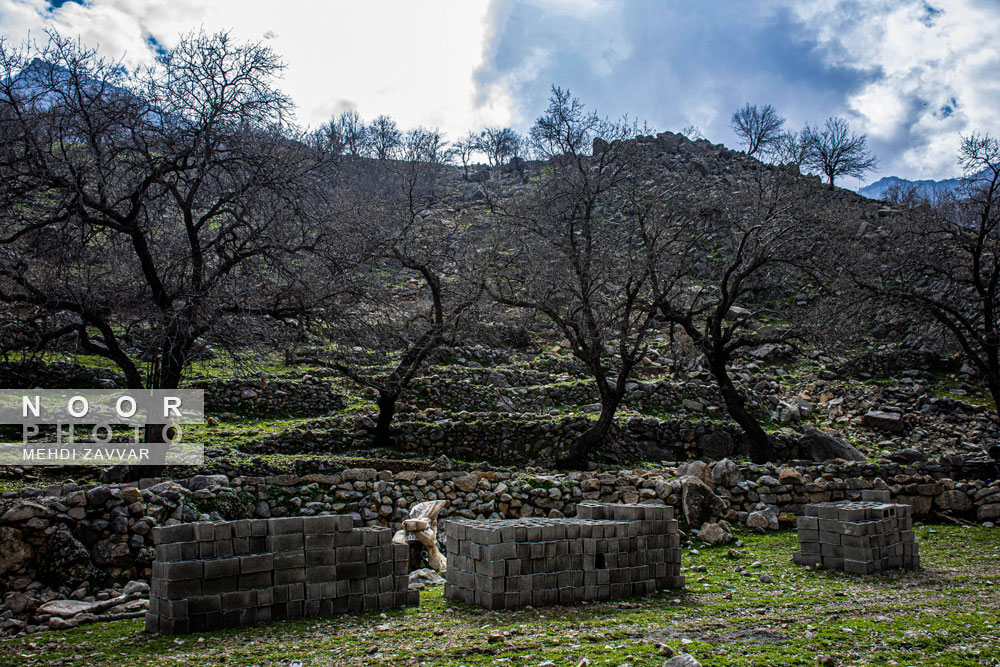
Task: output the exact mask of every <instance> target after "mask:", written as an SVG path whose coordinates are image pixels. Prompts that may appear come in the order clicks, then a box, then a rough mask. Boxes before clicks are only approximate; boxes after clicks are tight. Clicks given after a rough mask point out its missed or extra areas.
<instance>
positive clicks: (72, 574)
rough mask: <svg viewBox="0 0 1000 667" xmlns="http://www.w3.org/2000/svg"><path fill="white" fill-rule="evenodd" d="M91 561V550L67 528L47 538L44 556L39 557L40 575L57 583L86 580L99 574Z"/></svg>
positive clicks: (47, 580) (43, 578)
mask: <svg viewBox="0 0 1000 667" xmlns="http://www.w3.org/2000/svg"><path fill="white" fill-rule="evenodd" d="M99 574H100V573H99V572H97V570H96V568H94V566H93V564H92V563H91V562H90V552H89V551H88V550H87V547H85V546H84V545H83V544H81V543H80V541H79V540H77V539H76V537H74V536H73V534H72V533H71V532H69V530H67V529H66V528H60V529H59V530H57V531H55V532H54V533H52V534H51V535H49V537H48V539H47V540H45V554H44V558H41V559H39V564H38V577H39V579H42V580H43V581H46V582H49V583H51V584H55V585H63V584H65V583H69V582H80V581H85V580H87V579H89V578H91V577H94V576H98V575H99Z"/></svg>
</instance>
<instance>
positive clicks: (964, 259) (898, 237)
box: [848, 134, 1000, 406]
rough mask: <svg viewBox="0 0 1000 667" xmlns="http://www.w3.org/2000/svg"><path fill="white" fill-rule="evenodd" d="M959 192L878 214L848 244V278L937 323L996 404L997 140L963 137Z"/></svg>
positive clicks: (999, 356) (999, 360)
mask: <svg viewBox="0 0 1000 667" xmlns="http://www.w3.org/2000/svg"><path fill="white" fill-rule="evenodd" d="M959 156H960V161H961V164H962V167H963V168H964V171H965V174H966V181H965V183H964V186H963V189H962V191H960V192H959V193H958V194H956V195H955V196H952V197H949V198H946V199H945V200H943V201H941V202H940V203H938V204H937V205H935V206H931V205H929V204H927V203H917V204H916V205H914V206H913V207H912V208H909V209H908V210H906V211H905V212H901V213H898V214H896V215H893V216H890V217H888V218H885V219H883V221H882V222H881V225H882V229H881V230H879V231H881V232H884V233H882V234H876V235H870V236H868V237H866V238H864V239H862V241H861V243H860V244H856V245H855V248H854V250H855V252H853V253H851V255H850V256H849V257H848V259H849V260H851V264H850V266H851V267H852V270H853V271H852V273H853V276H854V278H855V280H856V281H857V282H858V283H859V284H861V285H863V286H864V287H865V288H867V289H868V290H869V291H870V292H872V293H874V294H876V295H880V296H883V297H889V298H890V299H892V300H894V301H895V302H897V303H900V304H902V305H904V306H906V307H908V308H910V309H914V310H915V311H916V312H918V313H922V314H924V315H925V316H927V317H929V318H931V319H932V320H934V321H936V322H938V323H939V324H940V325H941V326H942V327H944V329H945V330H947V331H948V332H949V333H950V334H951V336H952V337H953V338H954V340H955V341H956V342H957V343H958V345H959V346H960V347H961V350H962V352H963V353H964V356H965V358H966V360H967V361H968V363H969V364H971V365H972V366H973V367H974V368H975V369H976V370H977V371H978V372H979V373H980V375H981V376H982V378H983V380H984V382H985V384H986V387H987V388H988V390H989V392H990V394H991V396H992V397H993V399H994V401H995V403H996V405H998V406H1000V140H997V139H996V138H995V137H992V136H990V135H988V134H973V135H971V136H968V137H964V138H963V140H962V145H961V149H960V153H959Z"/></svg>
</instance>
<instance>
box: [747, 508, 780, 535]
mask: <svg viewBox="0 0 1000 667" xmlns="http://www.w3.org/2000/svg"><path fill="white" fill-rule="evenodd" d="M747 528H756V529H757V530H778V515H777V514H775V513H774V510H773V509H771V508H770V507H767V508H764V509H762V510H758V511H756V512H751V513H750V516H748V517H747Z"/></svg>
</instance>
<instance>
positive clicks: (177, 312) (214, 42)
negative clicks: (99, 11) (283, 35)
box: [0, 33, 328, 388]
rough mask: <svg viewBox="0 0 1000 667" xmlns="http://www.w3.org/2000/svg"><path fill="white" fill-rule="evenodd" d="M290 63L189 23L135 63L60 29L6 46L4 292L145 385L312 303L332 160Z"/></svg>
mask: <svg viewBox="0 0 1000 667" xmlns="http://www.w3.org/2000/svg"><path fill="white" fill-rule="evenodd" d="M280 69H281V63H280V62H279V61H278V59H277V57H276V56H275V55H274V53H273V52H272V51H271V50H270V49H268V48H267V47H265V46H263V45H260V44H235V43H233V42H232V41H231V40H230V39H229V37H228V36H227V35H225V34H216V35H207V34H204V33H196V34H191V35H188V36H186V37H183V38H182V39H181V40H180V42H179V43H178V45H177V47H176V48H174V49H172V50H171V51H169V52H167V53H165V54H164V55H163V56H162V57H161V58H160V59H159V61H158V62H157V64H156V65H155V66H153V67H151V68H149V69H147V70H142V71H139V72H136V73H132V74H130V73H128V72H126V71H125V70H124V69H123V68H122V67H120V66H119V65H118V64H117V63H111V62H107V61H104V60H101V59H100V58H99V57H97V56H96V54H95V53H94V52H93V51H89V50H86V49H84V48H82V47H81V46H79V45H78V44H76V43H73V42H71V41H69V40H66V39H63V38H61V37H58V36H57V35H55V34H50V38H49V40H48V42H47V44H45V45H44V46H42V47H37V46H35V45H34V44H25V45H24V46H22V47H21V48H11V47H9V46H8V45H6V44H4V45H2V46H0V138H2V141H0V143H2V145H3V146H4V147H5V148H4V149H3V151H2V152H3V157H2V159H0V302H3V303H5V304H7V305H8V306H9V307H10V308H15V309H18V311H19V312H20V313H22V314H23V315H24V316H25V317H27V318H29V319H30V321H31V322H33V327H34V328H35V329H36V331H37V332H38V341H37V344H38V345H43V346H44V345H49V344H53V343H54V342H56V341H58V340H60V339H63V338H66V337H74V338H75V340H76V342H77V344H78V345H79V347H80V349H82V350H84V351H85V352H87V353H89V354H96V355H99V356H102V357H105V358H107V359H109V360H111V361H112V362H114V363H115V364H116V365H117V366H118V367H119V368H120V369H121V371H122V373H123V374H124V376H125V378H126V382H127V384H128V386H129V387H132V388H139V387H153V388H175V387H177V386H178V383H179V382H180V380H181V377H182V374H183V372H184V369H185V367H186V366H187V365H188V363H189V362H190V361H191V359H192V356H193V354H194V353H195V352H196V351H197V349H198V348H199V346H201V345H202V344H203V343H204V342H205V341H206V340H214V341H218V342H219V343H220V344H223V345H224V344H225V343H226V342H227V341H233V342H235V341H241V342H243V343H247V342H248V339H247V336H248V335H251V332H253V331H255V329H256V327H255V326H248V321H249V320H250V319H259V318H269V319H271V320H273V321H277V320H280V319H285V318H291V317H296V316H298V315H300V314H301V310H300V306H301V301H299V297H301V296H302V295H303V294H305V293H306V292H305V291H304V290H302V289H300V288H301V287H303V285H302V279H301V278H300V277H299V276H297V275H296V274H295V272H294V270H293V269H292V267H291V265H290V264H289V262H290V259H291V258H292V256H293V255H294V253H295V252H297V251H298V250H300V249H302V248H305V247H308V246H309V245H311V244H312V243H313V235H312V232H311V228H310V224H311V222H312V221H314V220H315V219H316V218H317V217H318V216H319V214H320V212H321V210H322V204H321V201H320V200H319V199H317V194H318V193H319V192H320V190H318V189H317V188H316V187H315V186H316V184H317V183H320V182H323V181H325V179H326V178H327V173H326V171H325V170H326V168H327V166H328V163H327V162H326V161H325V159H323V158H322V157H321V156H320V155H319V154H318V153H317V151H315V150H310V149H309V148H307V147H306V146H305V145H304V144H302V143H299V142H298V141H296V140H297V139H300V138H301V137H300V136H299V135H298V134H297V133H295V132H294V128H292V126H291V125H290V124H289V119H290V112H291V104H290V102H289V100H288V98H286V97H285V96H284V95H283V94H281V93H280V92H279V91H278V90H277V89H276V88H274V85H273V81H274V76H275V75H276V74H277V73H278V72H279V71H280Z"/></svg>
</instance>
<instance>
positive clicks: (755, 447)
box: [709, 355, 774, 463]
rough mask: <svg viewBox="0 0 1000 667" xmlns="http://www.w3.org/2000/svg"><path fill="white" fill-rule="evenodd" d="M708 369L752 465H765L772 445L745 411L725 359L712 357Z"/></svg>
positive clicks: (768, 437) (754, 420)
mask: <svg viewBox="0 0 1000 667" xmlns="http://www.w3.org/2000/svg"><path fill="white" fill-rule="evenodd" d="M709 369H710V370H711V371H712V375H713V376H714V377H715V382H716V384H717V385H718V386H719V393H720V394H721V395H722V400H723V402H725V404H726V411H727V412H728V413H729V416H730V417H732V418H733V420H734V421H735V422H736V423H737V424H739V425H740V428H742V429H743V434H744V437H745V438H746V440H747V445H748V448H749V450H750V458H751V459H752V460H753V462H754V463H766V462H767V461H769V460H770V459H771V458H772V457H773V455H774V447H773V443H772V442H771V438H770V436H768V435H767V432H766V431H765V430H764V428H763V427H762V426H761V425H760V422H758V421H757V418H756V417H754V416H753V415H752V414H750V411H749V410H747V408H746V402H745V400H744V398H743V395H742V394H741V393H740V391H739V390H738V389H737V388H736V385H734V384H733V381H732V379H731V378H730V377H729V372H728V370H727V369H726V360H725V358H724V357H722V356H721V355H712V357H711V358H710V359H709Z"/></svg>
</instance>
